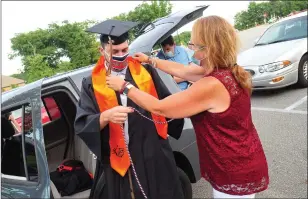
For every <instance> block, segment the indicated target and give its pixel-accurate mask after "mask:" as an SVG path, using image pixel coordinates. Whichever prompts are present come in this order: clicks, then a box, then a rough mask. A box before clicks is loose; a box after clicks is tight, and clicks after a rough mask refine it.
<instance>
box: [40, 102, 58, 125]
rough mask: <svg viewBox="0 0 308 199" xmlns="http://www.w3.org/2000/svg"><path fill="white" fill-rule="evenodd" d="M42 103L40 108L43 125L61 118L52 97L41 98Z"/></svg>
mask: <svg viewBox="0 0 308 199" xmlns="http://www.w3.org/2000/svg"><path fill="white" fill-rule="evenodd" d="M43 101H44V103H43V107H42V121H43V124H45V123H47V122H50V121H54V120H57V119H59V118H61V112H60V110H59V107H58V105H57V103H56V101H55V99H54V98H53V97H45V98H43ZM44 104H45V106H44ZM43 114H44V115H43Z"/></svg>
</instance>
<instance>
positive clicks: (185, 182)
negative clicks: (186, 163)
mask: <svg viewBox="0 0 308 199" xmlns="http://www.w3.org/2000/svg"><path fill="white" fill-rule="evenodd" d="M178 174H179V176H180V181H181V185H182V189H183V193H184V198H185V199H192V187H191V183H190V180H189V178H188V176H187V175H186V173H185V172H184V171H183V170H182V169H180V168H178Z"/></svg>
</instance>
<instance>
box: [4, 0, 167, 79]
mask: <svg viewBox="0 0 308 199" xmlns="http://www.w3.org/2000/svg"><path fill="white" fill-rule="evenodd" d="M171 9H172V5H171V3H170V2H169V1H166V0H162V1H157V0H156V1H151V2H150V3H146V2H143V3H141V4H140V5H138V6H137V7H136V8H135V9H134V10H133V11H130V12H128V13H122V14H120V15H118V16H116V17H114V19H118V20H123V21H126V20H127V21H138V22H140V24H139V26H138V27H137V28H136V29H135V30H134V32H132V33H131V34H130V39H131V40H133V39H134V38H135V36H136V35H137V33H138V32H139V31H140V30H141V28H142V27H143V26H144V25H145V24H148V23H150V22H151V21H153V20H155V19H157V18H161V17H164V16H166V15H168V14H170V13H171ZM94 23H96V22H95V21H84V22H75V23H69V22H68V21H63V22H61V23H52V24H49V25H48V28H46V29H37V30H34V31H30V32H27V33H20V34H17V35H16V36H15V37H14V38H12V39H11V43H12V49H13V53H12V54H10V55H9V58H10V59H13V58H15V57H17V56H20V57H21V60H22V64H23V66H24V70H23V71H21V73H22V74H23V76H24V78H25V80H26V81H27V82H32V81H35V80H37V79H40V78H42V77H47V76H50V75H54V74H56V73H61V72H65V71H69V70H72V69H76V68H79V67H83V66H87V65H91V64H94V63H95V62H96V61H97V60H98V58H99V52H98V50H97V48H98V46H99V42H98V40H97V38H96V36H97V35H95V34H92V33H87V32H85V30H86V29H87V28H88V27H90V26H92V25H93V24H94ZM64 60H66V61H64ZM15 76H16V74H15Z"/></svg>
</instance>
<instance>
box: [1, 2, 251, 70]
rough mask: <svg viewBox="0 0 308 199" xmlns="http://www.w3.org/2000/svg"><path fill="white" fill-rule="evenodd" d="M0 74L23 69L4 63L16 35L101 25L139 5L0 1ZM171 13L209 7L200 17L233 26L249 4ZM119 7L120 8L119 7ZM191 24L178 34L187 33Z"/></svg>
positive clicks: (14, 63)
mask: <svg viewBox="0 0 308 199" xmlns="http://www.w3.org/2000/svg"><path fill="white" fill-rule="evenodd" d="M1 3H2V11H1V13H2V23H1V24H2V67H1V69H2V74H3V75H12V74H14V73H19V70H22V69H23V66H22V63H21V60H20V58H15V59H13V60H9V59H8V55H9V54H10V53H12V49H11V42H10V39H11V38H13V37H14V36H15V34H17V33H24V32H29V31H34V30H36V29H38V28H42V29H44V28H47V27H48V24H50V23H53V22H61V21H64V20H68V21H69V22H79V21H85V20H87V19H89V20H97V21H103V20H105V19H106V18H108V17H113V16H117V15H119V14H120V13H123V12H124V13H126V12H129V11H130V10H133V9H134V8H135V7H136V6H137V5H139V4H141V3H142V1H2V2H1ZM171 3H172V4H173V9H172V12H176V11H179V10H183V9H186V8H188V7H195V6H199V5H210V6H209V7H208V8H207V9H206V10H205V11H204V12H203V16H209V15H218V16H221V17H223V18H225V19H227V20H228V21H229V22H230V23H231V24H234V16H235V14H236V13H237V12H239V11H242V10H246V9H247V8H248V4H249V1H225V2H224V1H171ZM119 5H121V6H119ZM192 25H193V22H191V23H189V24H187V25H185V26H184V27H182V28H181V29H180V30H179V31H178V32H179V33H180V32H182V31H186V30H191V28H192Z"/></svg>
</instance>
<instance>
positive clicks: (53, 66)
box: [9, 21, 99, 82]
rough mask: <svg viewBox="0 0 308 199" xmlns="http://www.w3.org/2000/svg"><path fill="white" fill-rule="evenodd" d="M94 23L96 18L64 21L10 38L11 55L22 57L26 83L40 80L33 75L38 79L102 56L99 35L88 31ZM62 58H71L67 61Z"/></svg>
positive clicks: (85, 63) (93, 60) (91, 61)
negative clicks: (39, 65) (99, 49)
mask: <svg viewBox="0 0 308 199" xmlns="http://www.w3.org/2000/svg"><path fill="white" fill-rule="evenodd" d="M93 24H94V22H93V21H85V22H75V23H69V22H68V21H63V22H62V23H60V24H57V23H53V24H49V26H48V28H46V29H38V30H35V31H31V32H27V33H21V34H17V35H16V36H15V37H14V38H12V39H11V42H12V49H13V53H12V54H10V55H9V58H10V59H13V58H14V57H16V56H20V57H21V58H22V64H23V66H24V71H23V72H24V73H26V74H27V75H25V78H26V81H27V82H31V81H34V80H36V79H37V78H36V77H35V76H34V74H37V75H38V76H37V77H38V78H39V77H44V76H45V75H48V74H54V73H56V72H61V71H62V72H63V71H68V70H71V69H75V68H79V67H82V66H86V65H90V64H93V63H95V62H96V61H97V60H98V58H99V52H98V50H97V47H98V46H99V43H98V42H97V40H96V37H95V36H96V35H94V34H91V33H87V32H85V29H87V28H88V27H90V26H91V25H93ZM63 59H68V60H69V61H68V62H67V61H66V62H64V61H63ZM38 63H41V64H43V66H42V68H44V70H46V73H44V72H42V71H41V70H39V67H38V65H37V64H38ZM32 64H34V65H32ZM32 67H33V68H32ZM34 70H38V71H37V72H35V71H34Z"/></svg>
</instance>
